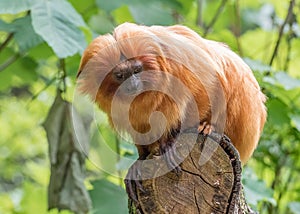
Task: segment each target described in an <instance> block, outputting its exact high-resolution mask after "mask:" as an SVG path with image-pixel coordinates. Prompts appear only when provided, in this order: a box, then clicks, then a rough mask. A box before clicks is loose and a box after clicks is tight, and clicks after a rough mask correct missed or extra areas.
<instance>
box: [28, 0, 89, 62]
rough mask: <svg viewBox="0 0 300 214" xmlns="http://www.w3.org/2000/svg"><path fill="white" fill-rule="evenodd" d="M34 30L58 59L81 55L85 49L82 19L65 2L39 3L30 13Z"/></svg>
mask: <svg viewBox="0 0 300 214" xmlns="http://www.w3.org/2000/svg"><path fill="white" fill-rule="evenodd" d="M31 17H32V24H33V28H34V30H35V31H36V32H37V33H38V34H39V35H41V36H42V37H43V39H44V40H45V41H46V42H47V43H48V44H49V45H50V46H51V47H52V49H53V50H54V52H55V54H56V55H57V56H58V57H59V58H66V57H67V56H72V55H74V54H75V53H78V52H79V53H82V52H83V50H84V48H85V47H86V42H85V38H84V34H83V32H82V31H81V30H80V29H79V27H82V26H85V23H84V21H83V19H82V17H81V16H80V15H79V14H78V13H77V12H76V10H75V9H74V8H73V7H72V5H71V4H70V3H69V2H67V1H65V0H49V1H40V2H39V3H38V4H36V5H35V6H34V7H33V8H32V11H31Z"/></svg>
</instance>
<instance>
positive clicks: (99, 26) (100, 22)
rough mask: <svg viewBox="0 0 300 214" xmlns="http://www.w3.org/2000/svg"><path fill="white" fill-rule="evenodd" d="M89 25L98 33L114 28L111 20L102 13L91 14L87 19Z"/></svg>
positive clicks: (108, 31) (107, 31) (110, 30)
mask: <svg viewBox="0 0 300 214" xmlns="http://www.w3.org/2000/svg"><path fill="white" fill-rule="evenodd" d="M89 26H91V28H92V29H93V30H94V31H95V32H97V33H99V34H105V33H110V32H112V30H113V29H114V25H113V23H112V21H111V20H110V19H109V18H108V17H107V15H105V14H103V13H98V14H96V15H94V16H92V17H91V19H90V20H89Z"/></svg>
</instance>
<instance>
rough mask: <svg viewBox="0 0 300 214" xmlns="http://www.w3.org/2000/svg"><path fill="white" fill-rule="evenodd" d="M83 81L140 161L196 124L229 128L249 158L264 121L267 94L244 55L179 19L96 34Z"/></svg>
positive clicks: (244, 156) (84, 63) (243, 158)
mask: <svg viewBox="0 0 300 214" xmlns="http://www.w3.org/2000/svg"><path fill="white" fill-rule="evenodd" d="M78 83H79V89H80V91H81V92H82V93H84V94H89V95H90V96H91V97H92V98H93V99H94V101H95V102H96V103H97V104H98V105H99V107H100V108H101V109H102V110H103V111H104V112H106V113H107V115H108V118H109V121H110V123H111V125H112V126H113V127H114V128H115V129H116V130H119V131H121V132H127V133H128V134H130V135H131V136H132V138H133V140H134V142H135V143H136V146H137V148H138V152H139V155H140V159H143V158H145V157H146V156H147V155H148V154H149V153H150V152H152V151H153V150H157V148H158V150H159V151H160V152H161V153H164V152H165V151H166V150H168V148H169V147H172V144H173V143H174V142H175V139H176V136H177V135H178V133H179V132H180V130H181V129H185V128H189V127H195V126H197V127H198V130H199V131H202V132H204V133H209V132H210V131H211V129H212V128H213V129H215V130H216V131H218V132H224V133H225V134H226V135H227V136H228V137H229V138H230V139H231V141H232V142H233V144H234V146H235V147H236V148H237V150H238V151H239V154H240V158H241V161H242V162H243V163H245V162H246V161H247V160H248V159H249V157H250V156H251V155H252V153H253V151H254V149H255V147H256V145H257V142H258V140H259V137H260V134H261V131H262V129H263V126H264V123H265V120H266V109H265V105H264V102H265V96H264V95H263V94H262V92H261V91H260V88H259V85H258V83H257V81H256V80H255V78H254V75H253V73H252V71H251V70H250V68H249V67H248V66H247V65H246V64H245V63H244V62H243V61H242V59H241V58H240V57H239V56H237V55H236V54H235V53H233V52H232V51H231V50H230V49H229V48H228V47H227V46H226V45H224V44H222V43H219V42H215V41H210V40H206V39H203V38H201V37H200V36H199V35H198V34H197V33H195V32H194V31H192V30H191V29H189V28H187V27H184V26H180V25H175V26H170V27H162V26H151V27H147V26H140V25H136V24H131V23H124V24H122V25H120V26H118V27H117V28H116V29H115V30H114V32H113V34H112V35H111V34H107V35H103V36H99V37H97V38H96V39H95V40H94V41H92V43H91V44H90V45H89V46H88V47H87V48H86V50H85V51H84V53H83V56H82V59H81V63H80V68H79V72H78ZM193 105H195V106H196V108H193ZM157 112H161V115H160V114H156V113H157ZM153 113H155V114H156V116H153ZM151 117H152V119H151ZM160 119H161V120H160ZM142 141H143V142H142ZM140 142H142V143H140ZM170 162H172V160H170ZM171 167H176V166H173V165H172V164H171Z"/></svg>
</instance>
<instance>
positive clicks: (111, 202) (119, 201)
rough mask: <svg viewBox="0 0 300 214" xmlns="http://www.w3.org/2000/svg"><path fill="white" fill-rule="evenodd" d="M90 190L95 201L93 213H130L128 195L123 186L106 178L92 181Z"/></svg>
mask: <svg viewBox="0 0 300 214" xmlns="http://www.w3.org/2000/svg"><path fill="white" fill-rule="evenodd" d="M92 185H93V187H94V188H93V190H91V191H89V193H90V197H91V199H92V202H93V208H94V210H93V214H111V213H128V209H127V195H126V193H125V191H124V189H123V188H121V187H119V186H117V185H115V184H113V183H111V182H109V181H107V180H105V179H101V180H96V181H93V182H92Z"/></svg>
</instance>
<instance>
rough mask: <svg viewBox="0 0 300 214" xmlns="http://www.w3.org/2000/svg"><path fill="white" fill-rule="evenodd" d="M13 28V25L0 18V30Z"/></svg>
mask: <svg viewBox="0 0 300 214" xmlns="http://www.w3.org/2000/svg"><path fill="white" fill-rule="evenodd" d="M14 30H15V28H14V25H12V24H9V23H6V22H4V21H2V20H1V19H0V31H6V32H13V31H14Z"/></svg>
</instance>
